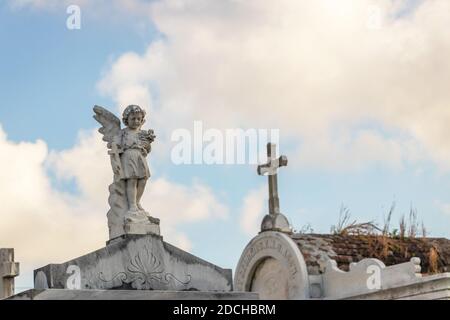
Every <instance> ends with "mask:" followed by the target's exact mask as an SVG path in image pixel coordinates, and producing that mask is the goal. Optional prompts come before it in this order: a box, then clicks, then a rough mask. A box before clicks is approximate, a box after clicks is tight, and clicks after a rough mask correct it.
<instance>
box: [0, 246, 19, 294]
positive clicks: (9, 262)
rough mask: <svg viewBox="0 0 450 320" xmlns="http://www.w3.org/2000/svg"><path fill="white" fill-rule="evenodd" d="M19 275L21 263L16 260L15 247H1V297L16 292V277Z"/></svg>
mask: <svg viewBox="0 0 450 320" xmlns="http://www.w3.org/2000/svg"><path fill="white" fill-rule="evenodd" d="M18 275H19V263H18V262H14V249H0V299H4V298H7V297H9V296H12V295H13V294H14V278H15V277H17V276H18Z"/></svg>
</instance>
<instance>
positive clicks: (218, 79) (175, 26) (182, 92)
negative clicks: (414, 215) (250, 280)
mask: <svg viewBox="0 0 450 320" xmlns="http://www.w3.org/2000/svg"><path fill="white" fill-rule="evenodd" d="M69 4H78V5H79V6H80V8H81V13H82V17H81V23H82V25H81V29H80V30H68V29H67V28H66V19H67V18H68V15H67V13H66V8H67V6H68V5H69ZM449 21H450V2H449V1H447V0H424V1H419V0H414V1H412V0H389V1H388V0H377V1H373V0H340V1H335V0H314V1H313V0H305V1H297V0H277V1H273V0H159V1H145V0H109V1H106V0H104V1H103V0H99V1H87V0H85V1H81V0H80V1H76V0H72V1H57V0H3V1H2V2H1V3H0V46H1V50H0V88H1V89H0V195H1V196H0V197H1V200H2V209H1V210H0V218H1V220H0V221H1V222H0V247H14V248H15V250H16V260H17V261H20V262H21V269H22V275H21V276H20V277H19V278H18V281H17V286H18V290H19V291H20V290H23V289H25V288H27V287H31V286H32V270H33V269H35V268H37V267H40V266H43V265H46V264H48V263H59V262H64V261H66V260H68V259H71V258H74V257H76V256H79V255H82V254H85V253H88V252H90V251H93V250H95V249H98V248H99V247H101V246H103V245H104V243H105V241H106V240H107V236H108V235H107V224H106V212H107V210H108V205H107V196H108V193H107V186H108V185H109V183H110V182H111V172H110V170H111V169H110V167H109V159H108V157H107V154H106V150H105V144H104V142H102V141H101V138H100V136H99V134H98V133H96V129H97V128H98V125H97V123H96V122H95V120H93V119H92V106H93V105H94V104H99V105H103V106H105V107H108V108H109V109H110V110H113V111H114V112H116V113H118V112H120V111H122V110H123V108H124V107H125V106H126V105H128V104H131V103H134V104H140V105H142V106H144V107H145V108H146V109H147V110H148V112H149V118H148V121H147V123H146V125H145V127H146V128H154V129H155V131H156V134H157V137H158V140H157V141H156V142H155V145H154V148H153V151H152V154H151V155H150V156H149V162H150V166H151V170H152V173H153V176H152V178H151V180H150V183H149V184H148V187H147V190H146V194H145V196H144V197H145V199H144V206H145V207H146V208H148V209H149V211H150V213H151V214H153V215H154V216H157V217H159V218H161V221H162V225H161V227H162V233H163V236H164V238H165V240H166V241H168V242H170V243H173V244H175V245H178V246H180V247H182V248H184V249H186V250H189V251H190V252H192V253H194V254H196V255H198V256H200V257H202V258H204V259H206V260H209V261H211V262H213V263H216V264H218V265H220V266H222V267H226V268H233V269H234V267H235V266H236V263H237V261H238V259H239V256H240V253H241V251H242V249H243V248H244V247H245V245H246V243H247V242H248V241H249V240H250V239H251V237H252V236H254V235H255V234H256V233H257V231H258V228H259V223H260V220H261V217H262V215H263V214H264V213H265V212H266V211H267V203H266V201H267V190H266V188H267V185H266V179H265V178H263V177H259V176H257V174H256V168H255V166H250V165H213V166H206V165H197V166H195V165H181V166H176V165H174V164H173V163H172V162H171V159H170V151H171V149H172V147H173V146H174V145H175V144H174V143H173V142H171V140H170V136H171V133H172V132H173V130H175V129H177V128H186V129H188V130H192V128H193V121H194V120H201V121H203V125H204V127H205V128H217V129H220V130H222V129H226V128H237V127H239V128H243V129H248V128H267V129H270V128H279V129H280V139H281V145H280V150H281V152H282V153H283V154H286V155H287V156H288V158H289V165H288V167H286V168H283V169H282V170H281V173H280V177H279V189H280V197H281V199H280V200H281V208H282V211H283V212H284V213H285V215H287V216H288V218H289V219H290V221H291V222H292V224H293V225H294V227H295V228H296V229H301V228H302V227H303V226H305V225H306V224H310V225H311V226H312V228H313V229H314V231H315V232H329V231H330V227H331V225H333V224H336V223H337V220H338V217H339V208H340V207H341V205H342V204H344V205H345V206H347V207H348V208H349V209H350V212H351V214H352V217H353V218H355V219H357V220H359V221H361V222H362V221H369V220H375V221H376V222H378V223H380V224H382V222H383V217H384V216H386V214H387V212H388V211H389V208H390V206H391V204H392V203H393V202H395V203H396V208H395V211H394V216H393V219H392V221H393V222H392V223H393V225H394V226H393V228H395V227H397V225H398V220H399V219H400V217H401V215H403V214H408V213H409V210H410V208H411V207H414V208H416V209H417V211H418V215H419V220H420V221H423V222H424V224H425V225H426V227H427V229H428V232H429V233H430V235H431V236H436V237H441V236H444V237H450V227H449V223H450V143H449V142H448V141H449V138H450V129H449V128H450V126H449V125H448V123H449V121H450V90H449V83H450V60H449V59H448V57H449V56H450V29H449V28H448V22H449Z"/></svg>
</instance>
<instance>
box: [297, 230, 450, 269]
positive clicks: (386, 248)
mask: <svg viewBox="0 0 450 320" xmlns="http://www.w3.org/2000/svg"><path fill="white" fill-rule="evenodd" d="M291 237H292V240H294V241H295V242H296V243H297V245H298V247H299V249H300V251H301V252H302V254H303V256H304V258H305V262H306V265H307V266H308V270H309V273H310V274H321V273H323V271H324V270H323V268H324V266H325V264H326V261H327V260H328V259H332V260H336V262H337V266H338V268H339V269H341V270H343V271H348V270H349V266H350V264H351V263H354V262H358V261H361V260H363V259H364V258H376V259H379V260H381V261H383V263H384V264H385V265H387V266H390V265H395V264H399V263H404V262H408V261H409V260H410V259H411V258H413V257H417V258H420V260H421V266H422V272H423V273H438V272H448V271H450V240H449V239H445V238H404V239H400V238H388V237H382V236H375V235H373V236H371V235H332V234H293V235H292V236H291ZM431 252H435V253H436V255H435V256H436V260H435V261H434V263H435V264H434V265H433V259H432V255H431V254H430V253H431ZM434 266H435V267H436V269H435V270H434Z"/></svg>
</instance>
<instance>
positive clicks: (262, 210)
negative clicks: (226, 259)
mask: <svg viewBox="0 0 450 320" xmlns="http://www.w3.org/2000/svg"><path fill="white" fill-rule="evenodd" d="M266 201H267V186H261V187H259V188H258V189H256V190H251V191H250V192H248V194H247V195H246V196H245V198H244V201H243V206H242V209H241V214H240V221H239V224H240V227H241V230H242V231H244V232H245V234H246V235H248V236H254V235H256V234H257V233H258V232H259V231H261V222H262V219H263V217H264V215H265V214H266V213H267V212H266V211H267V208H266V207H267V205H265V202H266Z"/></svg>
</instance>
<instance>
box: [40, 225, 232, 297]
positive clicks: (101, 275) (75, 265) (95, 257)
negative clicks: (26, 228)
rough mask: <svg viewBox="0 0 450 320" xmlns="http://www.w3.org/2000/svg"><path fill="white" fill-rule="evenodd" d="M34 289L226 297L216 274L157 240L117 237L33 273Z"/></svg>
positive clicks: (225, 281)
mask: <svg viewBox="0 0 450 320" xmlns="http://www.w3.org/2000/svg"><path fill="white" fill-rule="evenodd" d="M34 278H35V289H48V288H49V289H75V290H80V289H96V290H109V289H115V290H118V289H122V290H124V289H127V290H173V291H187V290H196V291H225V292H228V291H231V290H232V274H231V270H230V269H222V268H220V267H218V266H216V265H213V264H211V263H209V262H206V261H204V260H202V259H200V258H198V257H196V256H194V255H192V254H190V253H188V252H185V251H183V250H181V249H179V248H177V247H175V246H172V245H170V244H168V243H166V242H164V241H163V239H162V237H161V236H157V235H153V234H150V235H123V236H121V237H119V238H117V239H114V241H111V242H110V243H109V245H107V246H106V247H104V248H102V249H99V250H97V251H95V252H92V253H89V254H87V255H85V256H82V257H79V258H76V259H73V260H71V261H68V262H65V263H62V264H50V265H47V266H45V267H43V268H40V269H37V270H35V272H34Z"/></svg>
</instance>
